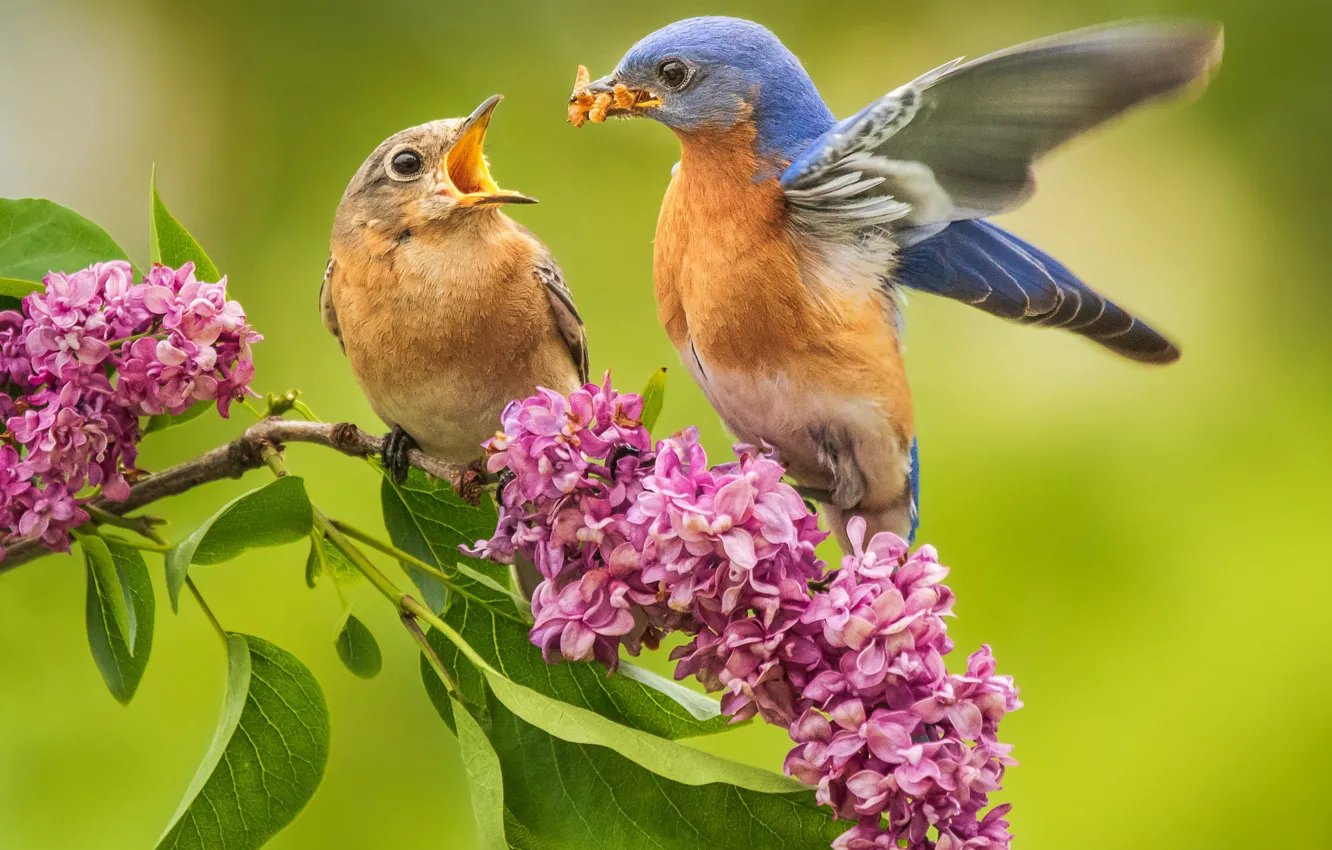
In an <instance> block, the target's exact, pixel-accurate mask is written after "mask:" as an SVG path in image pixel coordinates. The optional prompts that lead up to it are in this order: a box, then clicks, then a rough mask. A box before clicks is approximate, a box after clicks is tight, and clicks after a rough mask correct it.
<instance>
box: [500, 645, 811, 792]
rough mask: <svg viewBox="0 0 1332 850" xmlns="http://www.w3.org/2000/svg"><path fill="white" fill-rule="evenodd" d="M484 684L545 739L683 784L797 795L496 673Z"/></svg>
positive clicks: (780, 779)
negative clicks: (589, 749) (606, 752)
mask: <svg viewBox="0 0 1332 850" xmlns="http://www.w3.org/2000/svg"><path fill="white" fill-rule="evenodd" d="M483 672H484V673H485V677H486V684H488V685H489V686H490V689H491V691H492V692H494V694H495V696H496V697H498V698H499V700H500V701H501V702H503V703H504V705H505V707H506V708H508V710H509V711H511V712H513V713H514V714H515V715H517V716H518V717H520V718H522V719H523V720H524V721H526V722H528V723H530V724H532V725H533V726H536V727H537V728H538V729H541V730H542V731H544V732H546V733H547V734H550V735H554V736H556V737H558V738H560V739H562V740H565V741H569V742H571V743H575V744H592V745H596V746H600V747H609V748H611V749H613V750H615V751H616V752H617V753H619V754H620V755H622V756H624V757H625V758H627V759H629V760H630V761H632V762H634V763H635V764H637V765H640V766H641V767H645V768H647V769H648V770H650V771H652V772H653V773H655V774H657V775H658V776H664V777H666V778H668V779H673V780H674V781H676V782H680V783H684V784H686V785H707V784H709V783H714V782H724V783H726V784H728V785H735V786H737V787H740V788H748V789H749V790H751V791H759V792H762V793H766V794H789V793H792V792H798V791H801V790H802V786H801V785H800V783H799V782H797V781H796V780H794V779H791V778H789V777H787V776H783V775H782V774H780V773H774V772H773V771H769V770H761V769H759V768H757V767H750V766H749V765H746V764H740V763H738V762H733V761H728V760H727V759H724V758H721V757H719V756H714V755H712V754H711V753H705V752H703V751H702V750H696V749H694V748H693V747H689V746H686V745H684V744H678V743H676V742H674V741H668V740H667V739H665V738H658V737H657V736H656V735H651V734H648V733H647V732H642V731H639V730H638V729H631V728H630V727H628V726H622V725H621V724H619V723H616V722H614V721H612V720H607V719H606V718H604V717H602V716H601V715H600V714H596V713H595V712H592V711H588V710H587V709H585V708H579V707H578V706H575V705H570V704H569V703H567V702H560V701H559V700H556V699H552V698H550V697H548V696H546V695H544V694H541V693H538V692H537V691H534V690H532V689H531V688H526V687H523V686H522V685H519V684H516V683H515V682H512V681H510V680H508V679H506V678H504V677H503V676H501V675H499V674H497V673H490V672H485V671H483Z"/></svg>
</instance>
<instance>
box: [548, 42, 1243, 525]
mask: <svg viewBox="0 0 1332 850" xmlns="http://www.w3.org/2000/svg"><path fill="white" fill-rule="evenodd" d="M1221 44H1222V38H1221V29H1220V27H1219V26H1216V25H1212V24H1206V23H1192V22H1142V23H1128V24H1117V25H1110V26H1105V27H1099V28H1094V29H1088V30H1082V31H1078V32H1073V33H1068V34H1065V35H1060V36H1055V37H1053V38H1049V39H1044V40H1041V41H1036V42H1032V43H1030V44H1025V45H1021V46H1018V47H1014V48H1010V49H1008V50H1003V51H1000V52H998V53H994V54H991V55H989V56H986V57H983V58H981V59H977V60H974V61H971V62H966V63H964V62H962V61H961V60H956V61H953V62H949V63H947V64H945V65H942V66H940V67H939V68H936V69H934V70H933V71H930V72H929V73H927V74H924V75H923V76H921V77H918V78H917V79H915V80H913V81H911V82H909V83H907V84H906V85H904V86H901V87H899V88H897V89H895V90H893V91H891V92H889V93H888V94H886V95H884V96H883V97H881V98H879V99H878V100H876V101H874V102H873V103H871V104H870V105H868V106H866V107H865V108H864V109H862V110H861V111H859V112H857V113H856V114H855V115H852V116H851V117H849V118H846V119H843V120H841V121H838V120H836V119H835V118H834V116H833V114H832V112H831V111H830V110H829V109H828V107H827V105H826V104H825V103H824V102H823V99H822V97H820V95H819V92H818V90H817V89H816V88H815V86H814V83H813V81H812V80H811V79H810V77H809V75H808V74H807V73H806V72H805V69H804V68H803V67H802V66H801V64H800V61H799V60H798V59H797V58H796V57H795V56H794V55H793V54H792V53H791V52H790V51H789V50H788V49H787V48H786V47H785V46H784V45H783V44H782V43H781V41H779V40H778V39H777V37H776V36H775V35H773V34H772V33H771V32H769V31H768V30H767V29H765V28H764V27H762V26H760V25H758V24H756V23H752V22H750V21H745V20H740V19H736V18H724V17H704V18H691V19H689V20H684V21H679V22H677V23H674V24H671V25H669V26H667V27H665V28H663V29H660V30H658V31H656V32H654V33H652V34H651V35H649V36H647V37H646V38H644V39H642V40H641V41H639V42H638V43H637V44H635V45H634V46H633V47H632V48H630V50H629V52H628V53H626V54H625V55H624V58H623V59H621V60H620V62H619V64H618V65H617V66H616V68H615V71H614V72H613V73H611V74H609V75H608V76H606V77H603V78H601V79H599V80H596V81H590V80H589V79H588V75H587V73H586V71H585V70H584V69H582V68H580V69H579V80H578V83H577V84H576V86H575V91H574V94H573V96H572V97H571V98H570V120H571V121H573V123H575V124H576V125H581V124H582V123H583V121H584V120H586V119H588V118H590V119H592V120H594V121H604V120H605V119H606V118H608V117H633V116H646V117H649V118H652V119H655V120H656V121H659V122H660V123H662V124H664V125H666V126H667V127H669V128H670V129H671V130H673V131H674V132H675V134H676V136H677V137H678V138H679V140H680V143H681V158H680V163H679V165H678V167H677V168H676V170H675V173H674V175H673V176H672V178H671V182H670V186H669V188H668V189H667V191H666V197H665V200H664V203H663V205H662V210H661V216H660V220H659V222H658V225H657V236H656V241H655V248H654V278H655V284H656V295H657V305H658V317H659V318H660V320H661V322H662V324H663V325H664V326H665V328H666V331H667V333H668V335H669V336H670V338H671V341H672V342H673V343H674V344H675V347H676V349H677V351H679V353H680V357H681V359H682V360H683V362H684V363H685V365H686V367H687V368H688V370H689V371H690V373H691V375H692V376H693V377H694V379H695V380H696V381H697V382H698V384H699V385H700V386H701V387H702V389H703V391H704V393H705V394H706V395H707V397H708V399H709V401H710V402H711V403H712V405H713V406H714V407H715V408H716V409H717V411H718V413H719V414H720V415H721V417H722V419H723V421H724V422H725V423H726V424H727V427H728V428H730V430H731V431H732V432H733V433H734V434H735V435H736V436H737V437H739V438H741V439H743V440H746V441H750V442H759V441H764V442H767V443H769V444H771V445H772V446H774V447H775V448H776V450H777V452H778V453H779V455H780V456H781V458H782V460H783V461H784V462H785V463H786V464H787V466H788V468H789V470H790V472H791V474H792V475H793V476H794V477H795V478H796V480H797V481H799V482H800V483H801V484H802V485H804V486H805V487H806V488H808V489H809V490H810V491H811V492H813V493H816V494H817V498H818V499H819V500H820V501H821V502H823V503H824V506H825V512H826V513H827V514H828V518H829V522H830V524H831V526H832V528H833V530H834V531H835V532H837V533H838V536H839V538H840V539H841V542H842V543H843V547H844V548H845V546H846V543H847V541H846V538H845V535H844V533H843V530H844V529H845V525H846V521H847V519H848V518H849V517H850V516H853V515H859V516H863V517H865V519H866V521H867V523H868V526H869V530H870V532H871V533H874V532H877V531H885V530H886V531H892V532H895V533H897V534H899V535H901V536H903V537H907V538H910V537H912V536H913V535H914V533H915V530H916V526H917V523H918V516H919V511H918V505H919V492H920V469H919V463H918V459H917V442H916V435H915V427H914V422H913V414H912V406H911V396H910V391H909V388H908V386H907V381H906V374H905V369H904V367H903V363H902V356H901V351H900V346H899V342H898V340H899V331H900V323H901V316H900V310H899V299H898V297H897V296H898V295H899V294H900V292H901V291H902V290H903V289H913V290H919V291H923V292H930V293H933V294H936V295H942V296H945V297H947V298H952V299H955V300H958V301H962V302H964V303H967V304H971V305H972V306H975V307H978V308H980V309H982V310H985V311H986V312H988V313H993V314H994V315H997V316H1001V317H1004V318H1007V319H1011V320H1014V321H1017V322H1021V323H1024V324H1032V325H1043V326H1048V327H1060V328H1064V329H1066V330H1071V331H1073V332H1075V333H1078V334H1081V335H1083V336H1085V337H1087V338H1089V339H1091V340H1093V341H1095V342H1097V343H1100V344H1101V345H1103V346H1105V347H1106V348H1108V349H1110V350H1111V351H1113V352H1115V353H1117V354H1120V355H1123V356H1125V357H1128V358H1131V359H1133V360H1137V361H1140V362H1144V363H1170V362H1173V361H1174V360H1176V359H1178V357H1179V349H1178V348H1176V347H1175V346H1174V345H1173V344H1172V343H1171V342H1170V341H1169V340H1167V339H1166V338H1165V337H1163V336H1162V335H1161V334H1159V333H1157V332H1156V331H1155V330H1153V329H1152V328H1151V327H1149V326H1148V325H1146V324H1145V323H1144V322H1143V321H1142V320H1141V319H1138V318H1137V317H1135V316H1133V315H1131V314H1130V313H1128V312H1127V311H1125V310H1124V309H1122V308H1121V307H1119V306H1117V305H1115V304H1114V303H1112V302H1110V301H1109V300H1108V299H1106V298H1105V297H1104V296H1102V295H1100V294H1099V293H1097V292H1096V291H1094V290H1093V289H1091V288H1090V287H1088V286H1087V285H1086V284H1084V283H1083V282H1082V281H1081V280H1079V279H1078V278H1077V277H1076V276H1075V275H1074V274H1073V273H1072V272H1071V271H1069V270H1068V268H1066V267H1065V266H1064V265H1062V264H1061V263H1059V262H1058V261H1057V260H1055V259H1054V258H1052V257H1050V256H1049V255H1048V254H1046V253H1044V252H1043V251H1041V250H1040V249H1038V248H1036V247H1034V246H1032V245H1030V244H1028V243H1027V242H1025V241H1023V240H1021V239H1019V238H1018V237H1016V236H1014V235H1013V234H1011V233H1008V232H1006V231H1005V230H1003V229H1001V228H1000V227H998V226H996V225H994V224H992V223H990V222H989V221H987V220H986V218H987V217H988V216H992V215H996V214H999V213H1003V212H1008V211H1009V210H1012V209H1014V208H1016V207H1018V206H1020V205H1021V204H1022V203H1023V202H1024V201H1026V200H1027V198H1029V197H1030V196H1031V194H1032V192H1033V190H1034V188H1035V180H1034V177H1033V165H1034V163H1035V161H1036V160H1038V159H1039V158H1040V157H1041V156H1043V155H1044V154H1046V153H1048V152H1049V151H1051V150H1053V149H1054V148H1055V147H1057V146H1059V145H1060V144H1062V143H1063V142H1065V141H1068V140H1069V139H1071V138H1073V137H1074V136H1077V135H1078V134H1080V133H1082V132H1084V131H1086V130H1090V129H1092V128H1093V127H1096V126H1098V125H1100V124H1102V123H1104V122H1105V121H1107V120H1109V119H1111V118H1114V117H1115V116H1117V115H1120V114H1121V113H1123V112H1125V111H1126V110H1128V109H1130V108H1132V107H1134V106H1136V105H1138V104H1140V103H1143V102H1146V101H1150V100H1155V99H1160V98H1165V97H1168V96H1171V95H1175V94H1177V93H1180V92H1182V91H1184V90H1186V89H1189V88H1192V87H1196V88H1201V86H1202V84H1204V83H1205V82H1206V81H1207V80H1208V79H1210V76H1211V73H1212V72H1213V71H1214V70H1215V68H1216V67H1217V66H1218V64H1219V62H1220V57H1221Z"/></svg>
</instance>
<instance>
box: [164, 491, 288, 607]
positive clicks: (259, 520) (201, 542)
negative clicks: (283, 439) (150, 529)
mask: <svg viewBox="0 0 1332 850" xmlns="http://www.w3.org/2000/svg"><path fill="white" fill-rule="evenodd" d="M313 527H314V509H313V508H312V507H311V506H310V499H309V498H308V497H307V496H306V495H305V481H303V480H302V479H300V478H298V477H297V476H295V475H287V476H284V477H282V478H279V479H277V480H276V481H274V482H273V483H271V484H267V485H265V486H263V487H259V488H257V489H254V490H251V491H250V492H248V493H245V494H242V495H240V496H237V497H236V498H235V499H232V500H231V501H230V502H228V503H227V504H226V505H225V506H224V507H223V508H222V509H221V510H220V511H218V512H217V513H215V514H213V515H212V516H211V517H209V518H208V519H207V520H205V521H204V523H203V525H201V526H199V527H198V528H196V529H195V530H194V532H193V533H192V534H190V536H189V537H186V538H185V539H184V540H182V541H180V542H179V543H177V544H176V545H175V546H174V547H173V548H172V549H171V551H169V552H167V553H166V558H165V560H166V578H167V595H168V596H169V597H170V599H171V610H172V611H175V610H177V609H178V606H179V600H180V591H181V588H183V587H184V586H185V576H186V575H187V574H188V572H189V569H190V565H191V564H220V563H222V562H223V561H229V560H231V559H232V558H235V557H237V556H238V555H240V554H242V553H243V552H245V551H247V550H249V549H256V548H260V547H264V546H280V545H282V544H283V543H295V542H296V541H297V540H300V539H302V538H304V537H306V536H308V535H309V534H310V530H311V529H312V528H313Z"/></svg>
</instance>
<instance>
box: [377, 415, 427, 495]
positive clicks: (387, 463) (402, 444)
mask: <svg viewBox="0 0 1332 850" xmlns="http://www.w3.org/2000/svg"><path fill="white" fill-rule="evenodd" d="M415 448H418V446H417V445H416V440H414V439H412V435H411V434H408V433H407V432H406V431H405V430H403V427H402V426H401V425H394V426H393V430H392V431H389V432H388V433H387V434H385V435H384V445H383V447H382V448H381V449H380V450H379V454H380V457H381V458H382V459H383V461H384V468H385V469H386V470H388V474H389V477H390V478H392V479H393V480H394V482H396V483H398V484H401V483H403V482H404V481H406V480H407V470H408V469H410V468H411V464H410V463H409V462H408V461H407V453H408V452H409V451H411V450H412V449H415Z"/></svg>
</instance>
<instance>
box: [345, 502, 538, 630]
mask: <svg viewBox="0 0 1332 850" xmlns="http://www.w3.org/2000/svg"><path fill="white" fill-rule="evenodd" d="M329 521H330V522H332V523H333V525H334V526H336V527H337V529H338V530H339V531H341V532H342V533H343V534H345V535H347V536H348V537H350V538H351V539H352V540H355V541H357V542H358V543H364V544H365V545H366V546H369V547H370V548H371V549H374V550H375V551H377V552H382V553H383V554H385V555H388V556H389V557H391V558H394V559H396V560H398V561H399V562H401V563H405V564H408V565H410V566H413V567H416V568H417V569H418V570H421V571H422V572H426V573H429V574H430V575H432V576H434V577H435V578H437V579H439V580H440V582H441V583H442V584H443V585H444V586H445V587H447V588H448V589H449V590H452V591H453V592H454V593H457V594H460V595H462V596H466V597H467V598H468V599H472V600H475V601H476V602H478V603H480V604H482V605H487V602H486V601H485V600H484V599H481V598H479V597H478V596H477V595H476V594H475V593H472V592H471V591H469V590H467V589H466V588H464V587H461V586H459V585H458V584H457V582H455V581H454V579H453V576H451V575H449V574H448V573H446V572H445V571H444V570H441V569H440V568H439V567H437V566H435V565H434V564H431V563H428V562H427V561H423V560H421V559H420V558H418V557H416V556H415V555H413V554H411V553H410V552H405V551H403V550H402V549H399V548H398V547H397V546H394V545H393V544H392V543H385V542H384V541H383V540H380V539H378V538H376V537H375V536H374V535H373V534H370V533H369V532H366V531H361V530H360V529H358V528H356V527H355V526H352V525H349V524H348V523H346V522H344V521H342V520H340V519H331V520H329ZM473 580H476V578H475V577H473ZM494 589H495V590H497V591H498V592H500V593H504V594H506V595H508V596H509V597H510V598H511V599H513V601H514V604H515V606H516V607H517V609H518V614H519V616H522V615H523V614H524V613H525V612H528V611H530V610H531V603H530V602H528V601H527V600H526V599H524V598H523V597H522V596H520V595H518V594H517V593H514V592H512V591H510V590H506V589H505V588H504V587H503V586H501V585H500V584H499V583H498V582H496V583H495V584H494ZM497 613H502V612H497ZM503 616H505V617H508V618H509V619H513V617H511V616H510V615H508V614H503ZM523 622H525V623H528V624H530V623H531V619H530V618H528V619H525V620H523Z"/></svg>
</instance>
